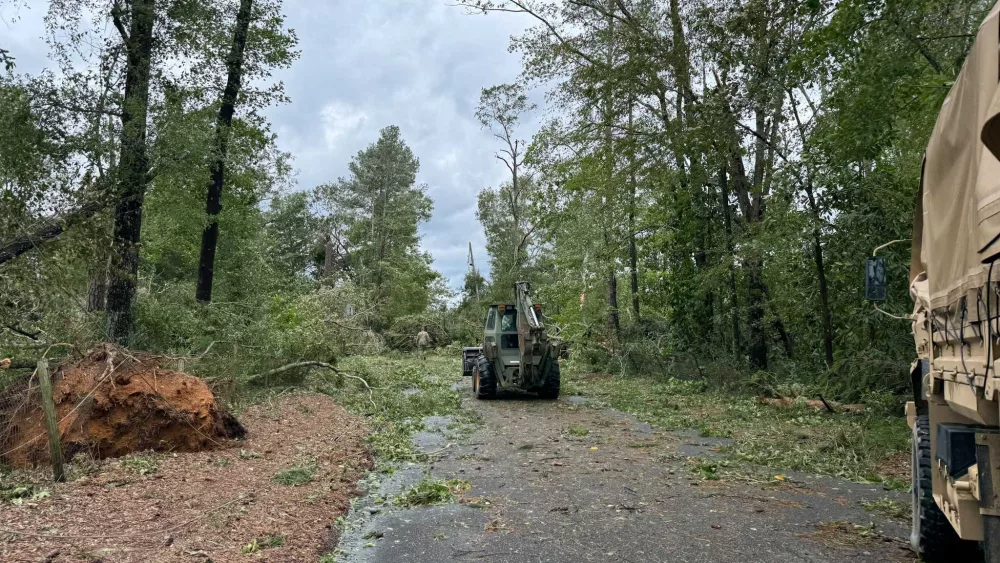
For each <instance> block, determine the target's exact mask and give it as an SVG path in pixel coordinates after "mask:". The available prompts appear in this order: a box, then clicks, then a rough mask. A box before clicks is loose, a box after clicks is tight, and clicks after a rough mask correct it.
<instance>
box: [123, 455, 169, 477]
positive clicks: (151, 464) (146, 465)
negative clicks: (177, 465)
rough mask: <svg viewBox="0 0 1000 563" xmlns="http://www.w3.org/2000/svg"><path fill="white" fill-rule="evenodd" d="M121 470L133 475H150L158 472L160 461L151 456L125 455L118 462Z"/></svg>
mask: <svg viewBox="0 0 1000 563" xmlns="http://www.w3.org/2000/svg"><path fill="white" fill-rule="evenodd" d="M118 465H120V466H121V468H122V469H124V470H125V471H128V472H129V473H132V474H135V475H152V474H154V473H156V472H157V471H159V470H160V460H159V458H157V457H156V456H151V455H137V454H132V455H127V456H125V457H123V458H121V459H120V460H118Z"/></svg>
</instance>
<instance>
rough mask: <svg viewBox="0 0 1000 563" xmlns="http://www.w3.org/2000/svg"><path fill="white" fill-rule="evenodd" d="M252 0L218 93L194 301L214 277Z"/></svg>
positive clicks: (208, 296)
mask: <svg viewBox="0 0 1000 563" xmlns="http://www.w3.org/2000/svg"><path fill="white" fill-rule="evenodd" d="M252 9H253V0H240V11H239V13H238V14H237V15H236V30H235V31H234V32H233V45H232V49H231V50H230V51H229V56H228V57H227V58H226V68H227V69H228V70H229V76H228V77H227V79H226V90H225V91H224V92H223V94H222V107H220V108H219V117H218V120H217V121H216V125H215V162H213V163H212V179H211V181H210V183H209V185H208V197H207V198H206V201H205V213H207V214H208V217H209V221H210V222H209V224H208V227H206V228H205V232H204V233H202V236H201V260H200V262H199V265H198V287H197V289H196V290H195V296H196V297H197V298H198V301H202V302H205V303H207V302H209V301H211V300H212V282H213V278H214V277H215V250H216V247H217V246H218V242H219V221H218V216H219V213H221V212H222V188H223V185H224V184H225V181H226V156H227V155H228V153H229V135H230V129H231V127H232V124H233V114H234V113H235V112H236V98H237V96H238V95H239V93H240V81H241V80H242V78H243V51H244V49H245V48H246V44H247V33H248V30H249V28H250V16H251V12H252Z"/></svg>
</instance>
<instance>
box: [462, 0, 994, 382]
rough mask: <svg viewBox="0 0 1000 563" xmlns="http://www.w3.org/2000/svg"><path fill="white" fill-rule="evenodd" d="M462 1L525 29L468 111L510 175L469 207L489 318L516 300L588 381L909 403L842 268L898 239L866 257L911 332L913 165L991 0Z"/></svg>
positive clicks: (889, 349)
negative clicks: (523, 291)
mask: <svg viewBox="0 0 1000 563" xmlns="http://www.w3.org/2000/svg"><path fill="white" fill-rule="evenodd" d="M460 3H461V4H462V5H463V6H465V8H466V9H467V10H468V11H470V12H471V13H487V14H489V13H494V12H501V13H503V14H502V15H496V16H494V17H509V14H510V13H516V14H518V15H519V16H520V17H522V18H526V19H528V20H530V21H532V22H533V23H534V27H533V28H532V29H530V30H529V31H528V32H527V33H525V34H523V35H521V36H519V37H514V38H513V39H512V42H511V45H510V49H511V51H512V52H515V53H518V54H520V55H521V57H522V61H523V72H522V74H521V76H520V77H519V79H518V81H516V83H514V84H508V85H502V86H497V87H494V88H491V89H488V90H486V91H484V93H483V99H482V104H481V107H480V114H479V116H480V117H481V118H482V120H483V123H484V125H485V126H488V127H491V129H492V130H493V132H494V133H495V134H496V136H497V138H498V143H499V146H500V147H501V148H500V150H499V152H498V155H497V157H498V158H499V159H501V160H503V161H504V164H506V165H507V166H508V168H509V170H510V172H511V178H510V180H509V181H508V182H506V183H504V184H503V185H500V186H497V187H495V188H494V189H491V190H487V191H485V192H483V193H482V194H481V195H480V198H479V213H478V215H479V219H480V221H481V222H482V224H483V226H484V228H485V230H486V236H487V239H488V241H489V248H488V250H489V254H490V266H491V270H492V272H493V275H492V278H493V287H494V288H496V291H497V292H498V295H497V296H491V297H498V296H499V295H502V293H503V291H504V290H505V289H506V287H507V286H509V285H510V283H511V282H512V281H513V280H514V279H516V278H526V279H530V280H532V281H534V283H535V286H536V288H537V290H538V292H539V294H540V295H541V296H542V299H541V300H542V301H543V302H545V304H546V306H547V313H548V314H549V315H550V316H551V317H552V318H553V319H554V320H556V321H557V322H558V324H560V325H561V327H562V328H563V329H564V330H563V335H564V336H565V337H567V338H568V339H569V340H570V341H571V342H572V343H573V345H572V346H571V348H572V349H573V350H574V352H575V353H576V354H577V357H578V358H581V357H582V359H584V360H585V361H586V362H587V363H590V364H592V365H594V366H597V367H598V369H605V370H609V371H621V372H633V373H635V372H645V373H656V374H658V373H670V374H674V375H683V376H685V377H694V378H701V379H706V380H708V381H712V382H717V383H720V384H722V385H726V386H733V385H735V386H739V387H749V388H753V389H754V390H757V391H765V392H766V391H773V390H775V389H780V388H785V389H790V388H791V387H794V386H796V385H798V386H799V391H801V390H802V389H808V390H809V393H808V394H812V393H816V392H820V393H828V394H832V395H838V396H842V397H849V398H855V399H856V398H859V397H860V396H862V395H863V394H864V393H866V392H868V391H878V392H885V391H901V390H903V389H904V388H905V387H906V386H907V385H908V378H907V374H908V372H909V365H910V362H911V361H912V359H913V356H914V352H913V341H912V336H911V335H910V332H911V331H910V325H909V323H908V322H906V321H901V320H897V319H893V318H890V317H888V316H885V315H883V314H881V313H879V312H878V311H876V310H875V309H874V308H873V306H872V304H871V303H868V302H866V301H865V300H864V274H863V263H864V259H865V258H866V257H868V256H871V254H872V252H873V250H874V249H875V248H876V247H880V246H882V245H883V244H886V243H889V242H891V241H899V242H898V243H897V244H895V245H893V246H891V247H888V248H886V249H885V250H883V251H881V254H880V255H881V256H886V257H887V258H888V263H889V265H890V275H889V281H890V288H889V300H888V308H889V309H890V310H891V311H893V312H895V313H896V314H897V315H905V314H907V313H909V309H910V307H911V301H910V298H909V295H908V285H909V272H908V269H909V253H910V245H909V240H908V239H909V237H910V232H911V229H912V224H913V211H914V208H915V202H916V195H917V189H918V186H919V181H920V172H921V165H922V159H923V152H924V148H925V146H926V143H927V141H928V138H929V136H930V132H931V130H932V128H933V126H934V122H935V118H936V115H937V112H938V110H939V109H940V106H941V104H942V103H943V101H944V99H945V97H946V95H947V94H948V91H949V89H950V88H951V85H952V84H953V83H954V81H955V79H956V77H957V76H958V74H959V72H960V71H961V68H962V63H963V61H964V60H965V57H966V55H967V53H968V52H969V50H970V48H971V46H972V42H973V40H974V38H975V34H976V32H977V30H978V26H979V24H980V22H981V21H982V20H983V18H984V17H985V16H986V14H987V13H988V12H989V10H990V9H991V8H992V7H993V5H994V2H992V1H983V0H959V1H940V0H915V1H898V0H881V1H878V0H835V1H834V0H808V1H791V0H749V1H736V0H699V1H695V2H681V1H679V0H501V1H496V0H462V1H461V2H460ZM537 90H541V91H543V92H545V94H546V98H545V106H546V107H547V110H546V111H544V113H543V116H544V120H545V124H544V126H543V128H542V130H541V131H540V132H539V133H537V134H536V135H535V136H534V137H533V138H532V139H531V141H530V142H529V143H525V142H524V141H523V140H521V137H519V136H518V125H519V124H520V123H522V122H523V121H524V119H525V117H527V116H528V115H530V114H532V112H536V111H540V110H539V109H538V108H536V107H534V105H532V104H531V103H530V102H529V98H528V97H527V96H526V93H529V94H530V93H532V92H534V91H537ZM970 134H973V132H970ZM478 278H479V276H478V275H477V274H475V273H470V276H469V279H468V282H467V284H466V285H467V292H468V291H469V289H470V288H474V287H477V286H478V284H479V283H481V280H479V279H478ZM789 393H790V394H791V395H792V396H795V395H797V394H799V393H798V392H796V391H795V390H790V391H789Z"/></svg>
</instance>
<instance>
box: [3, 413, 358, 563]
mask: <svg viewBox="0 0 1000 563" xmlns="http://www.w3.org/2000/svg"><path fill="white" fill-rule="evenodd" d="M241 419H242V420H243V422H244V423H245V425H246V430H247V434H246V439H245V440H243V441H240V442H237V443H235V444H236V445H234V446H233V447H231V448H227V449H221V450H214V451H203V452H197V453H161V454H149V455H150V456H151V457H152V459H153V460H154V461H155V462H156V463H158V464H159V466H158V468H157V469H156V470H155V472H153V473H152V474H146V475H139V474H136V473H135V472H133V471H129V469H128V466H129V464H128V463H126V462H124V461H119V460H104V461H98V462H93V463H91V464H86V463H83V462H82V457H81V460H80V461H78V462H77V465H76V467H75V468H74V474H75V475H79V474H80V473H81V472H83V473H84V476H82V477H76V478H75V479H74V480H72V481H71V482H69V483H65V484H57V485H53V484H52V483H51V482H48V483H42V484H41V485H36V487H38V486H40V487H44V489H46V490H47V491H49V492H50V494H51V496H49V497H48V498H36V499H34V500H27V501H25V502H24V504H22V505H20V506H17V505H14V504H0V561H3V562H5V563H6V562H21V561H34V562H37V561H47V562H51V563H69V562H73V563H78V562H79V561H101V562H103V563H132V562H136V563H138V562H147V561H151V562H157V563H160V562H163V563H174V562H203V563H204V562H207V561H209V560H211V561H214V562H215V563H224V562H234V563H235V562H241V563H242V562H246V561H267V562H277V563H292V562H316V561H318V560H319V559H320V556H321V554H325V553H328V552H330V551H331V550H332V549H333V548H334V547H335V546H336V541H337V532H336V526H335V522H336V519H337V517H338V516H340V515H341V514H344V513H345V512H346V511H347V510H348V508H349V507H350V498H351V497H352V496H353V495H355V494H357V491H356V483H357V481H358V479H360V478H361V477H362V476H364V474H365V473H366V472H367V470H369V469H370V468H371V457H370V454H369V452H368V449H367V447H366V445H365V436H366V434H367V430H366V428H365V426H364V423H363V421H362V420H361V419H360V418H358V417H356V416H354V415H351V414H349V413H347V412H346V411H345V410H344V409H343V408H342V407H340V406H339V405H337V404H336V403H335V402H333V400H332V399H330V398H329V397H326V396H323V395H315V394H300V395H286V396H283V397H281V398H279V399H275V400H273V401H271V402H269V403H267V404H263V405H258V406H254V407H251V408H250V409H248V410H247V411H246V412H245V413H243V415H242V416H241ZM294 468H306V474H307V475H308V474H310V473H311V480H309V481H308V482H306V483H302V484H299V485H297V486H289V485H285V484H281V483H278V482H276V481H275V475H277V474H279V473H281V472H284V471H287V470H289V469H294ZM35 473H36V475H37V476H38V477H36V478H40V476H41V475H42V474H43V472H42V471H40V470H39V471H37V472H35ZM28 476H30V474H28V473H22V474H20V475H16V474H15V475H13V476H8V477H6V478H0V485H4V481H6V482H7V484H8V486H9V484H10V483H11V481H12V480H14V479H21V482H23V480H24V478H26V477H28ZM0 488H2V487H0ZM42 496H44V495H42ZM269 538H270V541H269ZM277 538H280V540H279V539H277ZM277 544H280V545H277ZM245 552H250V553H245Z"/></svg>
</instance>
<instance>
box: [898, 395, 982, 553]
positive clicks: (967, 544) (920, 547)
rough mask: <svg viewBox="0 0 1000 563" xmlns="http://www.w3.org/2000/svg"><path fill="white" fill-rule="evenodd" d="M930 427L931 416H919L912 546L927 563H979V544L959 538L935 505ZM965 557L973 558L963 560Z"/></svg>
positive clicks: (915, 436) (915, 440)
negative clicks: (961, 561)
mask: <svg viewBox="0 0 1000 563" xmlns="http://www.w3.org/2000/svg"><path fill="white" fill-rule="evenodd" d="M930 426H931V423H930V418H929V417H928V416H927V415H920V416H918V417H917V422H916V424H914V425H913V457H912V473H913V477H912V478H913V521H912V524H913V526H912V529H911V531H910V545H911V546H912V547H913V550H914V551H916V552H917V553H918V554H919V555H920V556H921V561H925V562H926V563H943V562H945V561H958V560H967V561H976V560H978V554H979V545H978V544H977V542H972V541H965V540H962V539H961V538H959V537H958V534H957V533H956V532H955V529H954V528H952V526H951V522H949V521H948V518H947V517H945V515H944V513H943V512H941V509H940V508H938V505H937V503H936V502H934V491H933V485H932V481H933V478H932V472H933V471H934V464H933V463H932V460H931V428H930ZM962 555H967V556H968V557H969V558H968V559H961V556H962ZM956 557H959V559H956Z"/></svg>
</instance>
